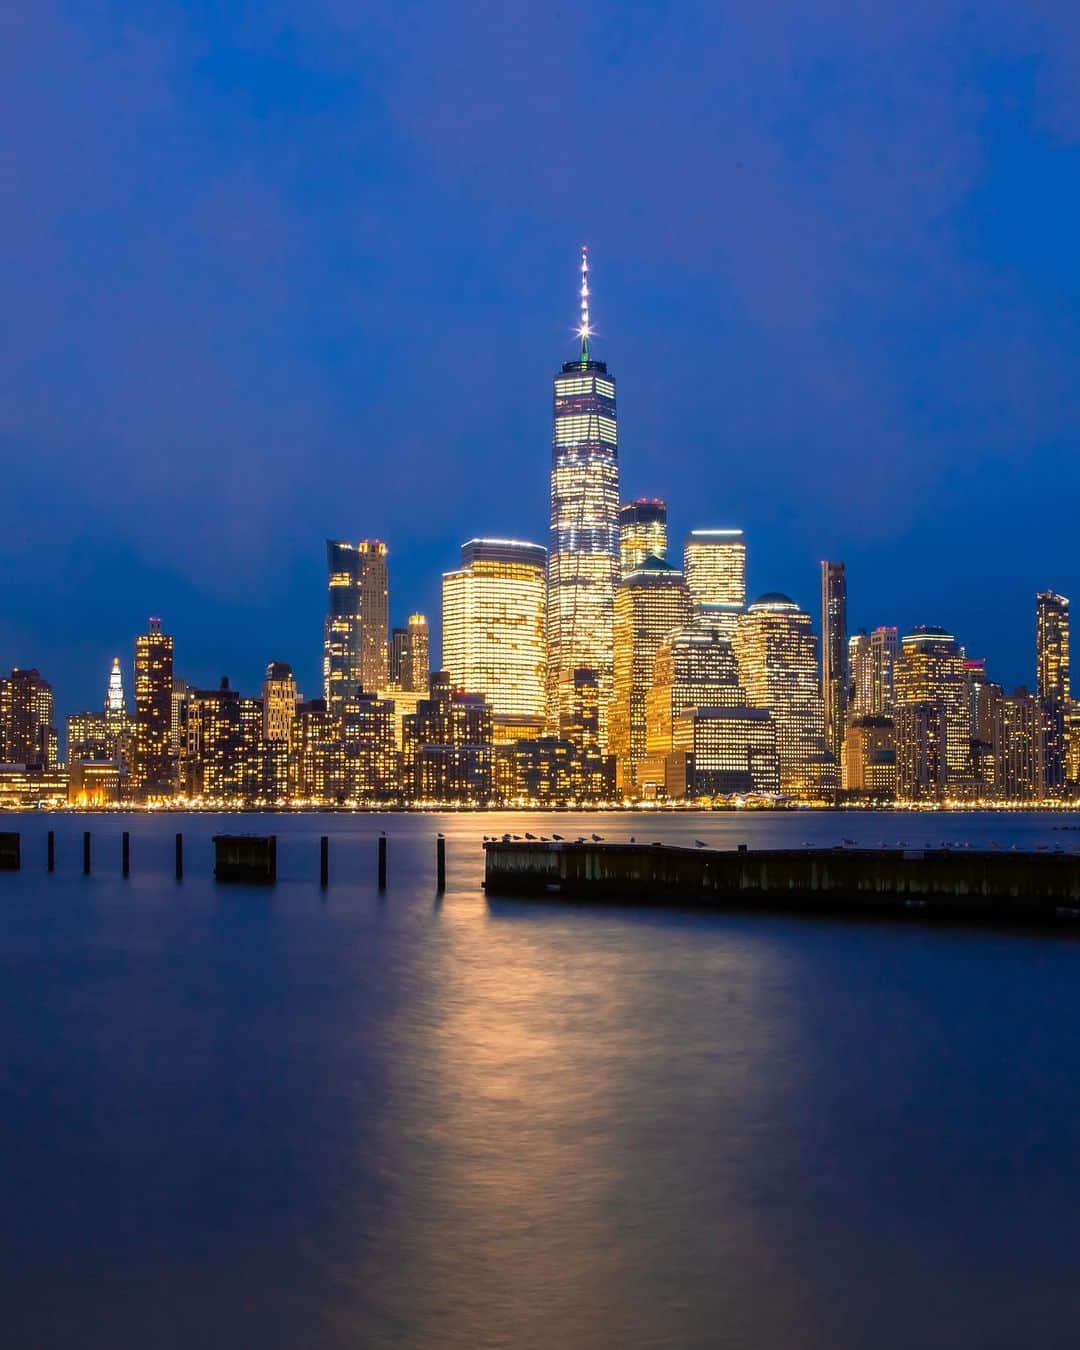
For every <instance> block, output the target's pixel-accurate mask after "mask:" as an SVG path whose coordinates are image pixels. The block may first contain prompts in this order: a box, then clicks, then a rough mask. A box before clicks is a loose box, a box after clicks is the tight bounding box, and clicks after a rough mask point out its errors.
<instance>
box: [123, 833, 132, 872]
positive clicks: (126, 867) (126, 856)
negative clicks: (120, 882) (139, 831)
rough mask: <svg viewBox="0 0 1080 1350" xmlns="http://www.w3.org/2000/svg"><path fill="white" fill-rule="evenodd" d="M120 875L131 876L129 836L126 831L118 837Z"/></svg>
mask: <svg viewBox="0 0 1080 1350" xmlns="http://www.w3.org/2000/svg"><path fill="white" fill-rule="evenodd" d="M120 875H121V876H124V877H129V876H131V834H130V832H129V831H128V830H125V831H124V833H123V834H122V835H121V836H120Z"/></svg>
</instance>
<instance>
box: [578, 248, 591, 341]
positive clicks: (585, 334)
mask: <svg viewBox="0 0 1080 1350" xmlns="http://www.w3.org/2000/svg"><path fill="white" fill-rule="evenodd" d="M592 331H593V330H592V328H591V327H590V325H589V250H588V247H587V245H585V244H582V246H581V324H580V326H579V327H578V337H579V338H580V339H581V364H582V365H583V366H584V365H587V364H588V361H589V338H591V337H592Z"/></svg>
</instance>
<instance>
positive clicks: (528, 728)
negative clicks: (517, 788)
mask: <svg viewBox="0 0 1080 1350" xmlns="http://www.w3.org/2000/svg"><path fill="white" fill-rule="evenodd" d="M546 563H547V550H546V549H545V548H543V547H542V546H541V545H540V544H530V543H527V542H523V541H522V540H518V539H470V540H469V541H468V543H466V544H463V545H462V548H461V566H460V567H459V568H457V569H456V570H455V571H453V572H444V573H443V606H442V650H443V661H442V663H443V670H444V671H446V673H447V675H449V677H450V681H451V684H452V685H453V687H454V688H455V689H461V690H464V691H465V692H467V693H470V694H483V695H484V696H485V698H486V699H487V701H488V704H489V705H490V707H491V710H492V713H493V714H494V718H495V726H496V739H504V740H514V739H517V737H518V736H521V735H533V736H535V735H537V734H538V733H539V732H540V731H542V730H543V724H544V569H545V565H546ZM500 731H501V732H503V733H504V734H503V735H501V736H500V734H499V733H500Z"/></svg>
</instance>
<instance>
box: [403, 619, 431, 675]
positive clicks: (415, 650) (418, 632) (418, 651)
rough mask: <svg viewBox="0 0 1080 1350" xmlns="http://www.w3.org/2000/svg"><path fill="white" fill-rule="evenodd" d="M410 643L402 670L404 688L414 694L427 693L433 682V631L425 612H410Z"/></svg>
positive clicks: (407, 646)
mask: <svg viewBox="0 0 1080 1350" xmlns="http://www.w3.org/2000/svg"><path fill="white" fill-rule="evenodd" d="M406 632H407V633H408V637H409V640H408V643H407V644H406V648H405V659H404V661H403V662H402V668H401V672H400V684H401V687H402V689H407V690H408V691H409V692H410V693H413V694H426V693H427V690H428V685H429V684H430V683H431V633H430V630H429V629H428V621H427V619H426V618H425V617H424V615H423V614H410V615H409V626H408V628H407V629H406Z"/></svg>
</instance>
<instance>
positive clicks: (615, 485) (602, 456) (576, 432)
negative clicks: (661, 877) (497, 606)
mask: <svg viewBox="0 0 1080 1350" xmlns="http://www.w3.org/2000/svg"><path fill="white" fill-rule="evenodd" d="M592 335H593V330H592V326H591V323H590V319H589V270H588V254H587V253H586V250H585V249H582V250H581V322H580V324H579V326H578V337H579V338H580V340H581V352H580V355H579V356H578V357H577V358H576V359H575V360H573V361H566V362H564V364H563V368H562V370H561V371H560V372H559V374H557V375H556V376H555V382H554V418H553V427H552V455H551V458H552V464H551V537H550V551H549V554H548V594H547V720H548V723H549V726H550V727H551V729H552V730H555V729H557V728H558V726H559V724H560V722H561V721H562V719H563V718H564V717H566V716H567V715H572V710H571V705H572V703H573V699H574V688H575V684H574V682H575V671H578V670H583V669H588V670H595V671H596V675H597V682H598V688H599V707H600V743H601V748H604V747H606V745H607V716H608V703H609V701H610V698H611V678H612V643H613V637H612V624H613V621H614V609H615V586H616V583H617V581H618V579H619V575H620V570H619V458H618V431H617V422H616V415H615V381H614V379H613V378H612V376H611V375H610V374H609V373H608V368H607V366H606V364H605V363H604V362H603V361H597V360H595V359H594V358H593V356H592V353H591V351H590V348H589V340H590V338H591V337H592Z"/></svg>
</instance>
